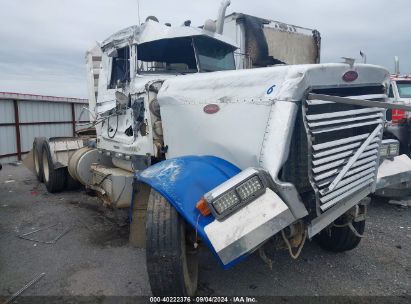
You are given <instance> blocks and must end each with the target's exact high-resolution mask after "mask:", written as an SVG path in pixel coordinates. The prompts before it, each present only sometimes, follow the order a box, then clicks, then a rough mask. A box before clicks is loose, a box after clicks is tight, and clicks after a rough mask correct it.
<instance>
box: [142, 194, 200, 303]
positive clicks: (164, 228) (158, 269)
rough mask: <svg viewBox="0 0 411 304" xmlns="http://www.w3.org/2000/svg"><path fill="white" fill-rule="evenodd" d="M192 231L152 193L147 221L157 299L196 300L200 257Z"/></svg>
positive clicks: (150, 267) (148, 256) (150, 272)
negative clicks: (190, 236) (191, 297)
mask: <svg viewBox="0 0 411 304" xmlns="http://www.w3.org/2000/svg"><path fill="white" fill-rule="evenodd" d="M189 239H190V238H189V229H188V227H187V226H186V225H185V222H184V220H183V219H182V218H181V217H180V216H179V214H178V213H177V211H176V210H175V209H174V207H172V206H171V205H170V203H169V202H168V201H167V200H166V199H165V198H164V197H163V196H161V195H160V194H159V193H158V192H156V191H155V190H151V193H150V197H149V199H148V205H147V219H146V260H147V271H148V277H149V281H150V286H151V291H152V293H153V295H154V296H193V295H194V294H195V292H196V289H197V279H198V254H197V250H196V249H194V246H193V242H192V241H189Z"/></svg>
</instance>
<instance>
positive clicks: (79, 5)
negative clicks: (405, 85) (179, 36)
mask: <svg viewBox="0 0 411 304" xmlns="http://www.w3.org/2000/svg"><path fill="white" fill-rule="evenodd" d="M231 2H232V4H231V6H230V7H229V9H228V13H230V12H233V11H235V12H242V13H247V14H250V15H255V16H258V17H263V18H268V19H274V20H279V21H283V22H286V23H291V24H295V25H300V26H304V27H309V28H315V29H318V30H319V31H320V33H321V35H322V38H323V40H322V59H323V61H325V62H330V61H340V57H341V56H350V57H357V58H359V51H360V50H363V51H365V52H366V54H367V57H368V62H369V63H375V64H380V65H384V66H386V67H387V68H389V69H390V70H392V69H393V57H394V56H395V55H398V56H400V59H401V71H402V72H409V73H411V58H410V55H411V35H410V34H409V29H408V26H407V22H408V20H409V12H410V11H411V2H410V1H407V0H402V1H401V0H397V1H391V2H386V1H384V0H363V1H354V0H339V1H329V0H311V1H306V0H287V1H286V0H277V1H273V0H260V1H249V0H232V1H231ZM219 5H220V0H174V1H165V0H163V1H160V0H140V8H141V11H140V15H141V19H142V21H144V19H145V17H146V16H148V15H155V16H157V17H158V18H159V20H160V22H170V23H172V24H174V25H180V24H182V22H183V21H184V20H187V19H191V20H192V21H193V23H192V24H193V25H201V24H203V22H204V20H206V19H208V18H213V19H214V18H215V17H216V15H217V10H218V7H219ZM137 23H138V12H137V0H87V1H84V0H83V1H81V0H59V1H56V0H36V1H32V0H19V1H5V0H1V1H0V41H1V43H0V58H1V59H0V91H18V92H34V93H38V94H45V95H64V96H76V97H86V94H87V93H86V92H87V89H86V87H87V83H86V72H85V64H84V53H85V51H86V50H87V48H88V47H89V46H90V45H91V44H92V43H93V41H95V40H104V39H105V38H106V37H107V36H109V35H110V34H112V33H113V32H115V31H117V30H119V29H121V28H124V27H127V26H129V25H132V24H137Z"/></svg>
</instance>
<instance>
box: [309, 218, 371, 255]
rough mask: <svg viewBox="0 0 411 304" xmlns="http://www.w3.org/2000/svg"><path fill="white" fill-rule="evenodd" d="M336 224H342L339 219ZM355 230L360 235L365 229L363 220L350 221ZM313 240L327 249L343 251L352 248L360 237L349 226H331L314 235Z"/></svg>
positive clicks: (359, 240)
mask: <svg viewBox="0 0 411 304" xmlns="http://www.w3.org/2000/svg"><path fill="white" fill-rule="evenodd" d="M335 223H336V224H343V221H342V220H341V219H337V220H336V221H335ZM352 225H353V226H354V228H355V230H357V232H358V233H359V234H360V235H362V234H363V233H364V230H365V220H363V221H359V222H354V221H353V222H352ZM314 239H315V241H316V242H317V243H318V244H319V245H320V247H321V248H322V249H324V250H327V251H332V252H344V251H348V250H352V249H354V248H355V247H357V246H358V244H359V243H360V242H361V237H359V236H357V235H355V234H354V232H352V230H351V229H350V227H348V226H344V227H335V226H333V227H331V228H328V229H324V230H323V231H321V232H320V233H319V234H318V235H316V236H315V237H314Z"/></svg>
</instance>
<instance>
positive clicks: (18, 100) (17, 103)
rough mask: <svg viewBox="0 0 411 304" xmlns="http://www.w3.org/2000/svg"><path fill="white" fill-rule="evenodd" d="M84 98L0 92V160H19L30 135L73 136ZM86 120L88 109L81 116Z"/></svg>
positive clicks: (85, 101) (84, 101) (29, 139)
mask: <svg viewBox="0 0 411 304" xmlns="http://www.w3.org/2000/svg"><path fill="white" fill-rule="evenodd" d="M87 105H88V101H87V99H78V98H67V97H54V96H41V95H32V94H19V93H8V92H0V163H8V162H13V161H17V160H21V159H22V156H23V155H24V154H25V153H28V152H29V151H30V150H31V148H32V145H33V139H34V137H40V136H43V137H47V138H48V137H59V136H73V135H74V133H75V130H76V123H77V122H78V119H79V116H80V113H81V111H82V109H83V107H84V106H87ZM81 118H82V119H83V121H82V122H83V123H84V122H88V120H87V119H88V118H89V116H88V113H84V115H82V117H81Z"/></svg>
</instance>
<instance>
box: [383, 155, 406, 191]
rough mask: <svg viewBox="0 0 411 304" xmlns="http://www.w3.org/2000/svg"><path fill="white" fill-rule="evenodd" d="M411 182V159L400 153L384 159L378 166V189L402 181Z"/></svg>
mask: <svg viewBox="0 0 411 304" xmlns="http://www.w3.org/2000/svg"><path fill="white" fill-rule="evenodd" d="M410 182H411V159H410V158H409V157H408V156H407V155H405V154H402V155H399V156H396V157H394V158H393V159H384V161H383V162H382V163H381V164H380V166H379V168H378V175H377V188H376V189H377V190H379V189H383V188H388V187H390V186H394V185H398V184H401V183H410Z"/></svg>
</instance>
